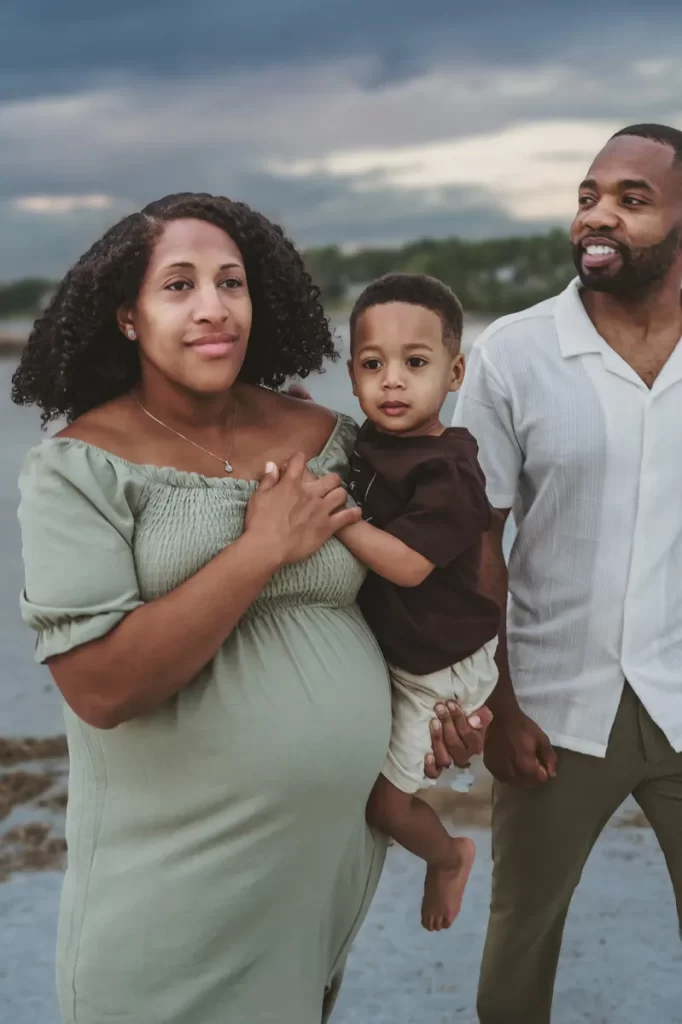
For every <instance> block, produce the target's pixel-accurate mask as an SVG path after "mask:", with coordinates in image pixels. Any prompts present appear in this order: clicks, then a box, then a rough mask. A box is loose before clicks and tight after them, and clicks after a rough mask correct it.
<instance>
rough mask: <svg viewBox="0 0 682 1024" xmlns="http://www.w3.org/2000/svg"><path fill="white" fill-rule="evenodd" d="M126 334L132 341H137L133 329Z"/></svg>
mask: <svg viewBox="0 0 682 1024" xmlns="http://www.w3.org/2000/svg"><path fill="white" fill-rule="evenodd" d="M126 333H127V335H128V337H129V338H130V340H131V341H135V338H136V334H135V331H134V330H133V329H132V327H129V328H128V330H127V332H126Z"/></svg>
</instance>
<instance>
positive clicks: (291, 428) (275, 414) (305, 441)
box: [260, 388, 339, 453]
mask: <svg viewBox="0 0 682 1024" xmlns="http://www.w3.org/2000/svg"><path fill="white" fill-rule="evenodd" d="M260 397H261V401H262V403H263V410H264V413H265V414H266V416H267V419H268V421H269V422H270V423H271V426H272V427H273V428H275V429H277V430H278V431H279V430H282V431H286V432H287V434H288V436H289V437H290V439H291V441H292V443H293V444H294V446H295V447H298V448H300V449H301V450H302V451H308V452H313V453H317V452H319V451H321V450H322V449H323V448H324V446H325V445H326V443H327V441H328V440H329V438H330V436H331V434H332V433H333V431H334V430H335V428H336V425H337V423H338V420H339V415H338V413H336V412H334V411H333V410H332V409H327V408H326V406H324V405H316V404H315V402H311V401H308V400H306V399H302V398H294V397H293V396H292V395H286V394H282V393H281V392H278V391H268V390H267V389H265V388H262V389H261V396H260Z"/></svg>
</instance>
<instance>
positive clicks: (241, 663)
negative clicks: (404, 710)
mask: <svg viewBox="0 0 682 1024" xmlns="http://www.w3.org/2000/svg"><path fill="white" fill-rule="evenodd" d="M212 668H213V670H212V673H211V676H210V677H209V678H208V679H206V680H205V682H204V681H200V682H199V683H198V684H197V685H196V686H195V687H194V688H189V689H188V690H187V691H185V693H184V694H181V695H180V699H179V703H178V724H179V726H180V728H181V730H182V731H183V733H187V732H189V733H191V732H193V731H194V730H195V729H199V730H200V733H201V736H202V737H203V741H202V746H203V749H204V751H205V752H206V753H208V752H209V750H210V751H211V752H212V754H213V755H215V756H218V757H221V756H222V757H225V756H227V757H228V759H229V762H230V764H234V759H235V757H236V756H241V757H245V758H246V757H248V760H249V762H250V763H252V762H253V759H254V758H256V759H261V758H262V759H263V762H264V764H267V766H268V770H269V772H271V773H277V772H279V773H281V778H282V782H283V784H284V785H286V786H299V787H303V788H305V789H311V788H319V790H320V792H322V793H323V792H324V791H325V790H326V794H327V799H328V798H329V797H330V796H331V793H330V788H331V789H334V790H335V791H337V792H338V791H339V790H340V789H342V788H346V789H348V790H349V791H352V790H355V791H356V793H358V795H359V791H360V792H364V791H365V790H366V791H367V792H369V789H370V788H371V785H372V782H373V780H374V778H375V777H376V775H377V774H378V772H379V770H380V768H381V765H382V763H383V758H384V755H385V753H386V749H387V746H388V740H389V736H390V688H389V682H388V678H387V674H386V667H385V664H384V661H383V658H382V656H381V653H380V651H379V648H378V646H377V644H376V641H375V640H374V637H373V636H372V634H371V633H370V632H369V630H368V628H367V626H366V624H365V622H364V620H363V619H362V617H361V615H360V613H359V611H358V610H357V609H356V608H355V607H353V608H350V609H344V610H338V609H329V608H324V607H319V608H317V607H313V608H309V607H308V608H305V607H304V608H300V607H299V608H293V609H288V610H285V611H278V612H276V613H272V614H266V615H262V616H257V617H253V618H251V619H250V620H248V621H246V622H244V623H242V625H241V626H240V628H239V630H238V631H237V633H236V634H235V635H234V636H233V637H232V638H231V640H230V642H229V643H227V644H226V645H225V647H224V648H223V650H222V651H221V652H220V654H219V656H218V657H217V658H216V660H215V662H214V664H213V667H212ZM237 751H240V752H241V754H240V755H238V754H237ZM257 774H259V772H258V771H257Z"/></svg>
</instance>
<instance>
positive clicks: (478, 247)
mask: <svg viewBox="0 0 682 1024" xmlns="http://www.w3.org/2000/svg"><path fill="white" fill-rule="evenodd" d="M305 258H306V264H307V267H308V269H309V271H310V273H311V274H312V277H313V279H314V280H315V281H316V282H317V284H318V285H319V286H320V288H321V289H322V294H323V297H324V300H325V302H326V303H327V304H328V305H329V306H340V305H345V304H347V303H348V302H350V301H352V299H353V298H354V297H355V295H356V294H357V291H358V290H359V289H360V288H361V287H362V286H363V285H365V284H366V283H367V282H368V281H371V280H373V278H375V277H379V276H381V275H382V274H388V273H392V272H395V271H402V272H406V273H417V274H431V275H432V276H433V277H438V278H440V279H441V280H442V281H444V282H445V283H446V284H448V285H449V286H450V287H451V288H452V289H453V291H454V292H455V293H456V294H457V295H458V296H459V298H460V300H461V302H462V304H463V305H464V308H465V310H468V311H471V312H481V313H498V314H504V313H515V312H516V311H517V310H519V309H524V308H525V307H526V306H532V305H533V304H534V303H536V302H541V301H542V300H543V299H547V298H549V297H550V296H551V295H555V294H556V293H557V292H558V291H560V290H561V289H562V288H564V287H565V286H566V285H567V284H568V282H569V281H570V280H571V278H572V277H573V276H574V275H575V268H574V266H573V262H572V260H571V250H570V246H569V244H568V240H567V238H566V233H565V231H562V230H559V229H557V230H554V231H550V232H549V233H548V234H546V235H534V236H527V237H521V238H499V239H490V240H488V241H483V242H471V241H464V240H463V239H460V238H444V239H424V240H422V241H418V242H411V243H409V244H408V245H404V246H401V247H400V248H393V249H388V248H385V249H360V250H358V251H357V252H352V253H345V252H343V251H342V250H341V249H340V248H339V247H338V246H326V247H325V248H321V249H311V250H310V251H308V252H307V253H306V255H305Z"/></svg>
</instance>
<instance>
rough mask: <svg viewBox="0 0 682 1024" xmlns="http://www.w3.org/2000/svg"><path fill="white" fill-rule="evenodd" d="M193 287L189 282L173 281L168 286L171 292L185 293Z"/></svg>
mask: <svg viewBox="0 0 682 1024" xmlns="http://www.w3.org/2000/svg"><path fill="white" fill-rule="evenodd" d="M191 287H192V286H191V285H190V283H189V281H171V282H170V284H167V285H166V288H167V289H168V291H170V292H184V291H185V289H186V288H191Z"/></svg>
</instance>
